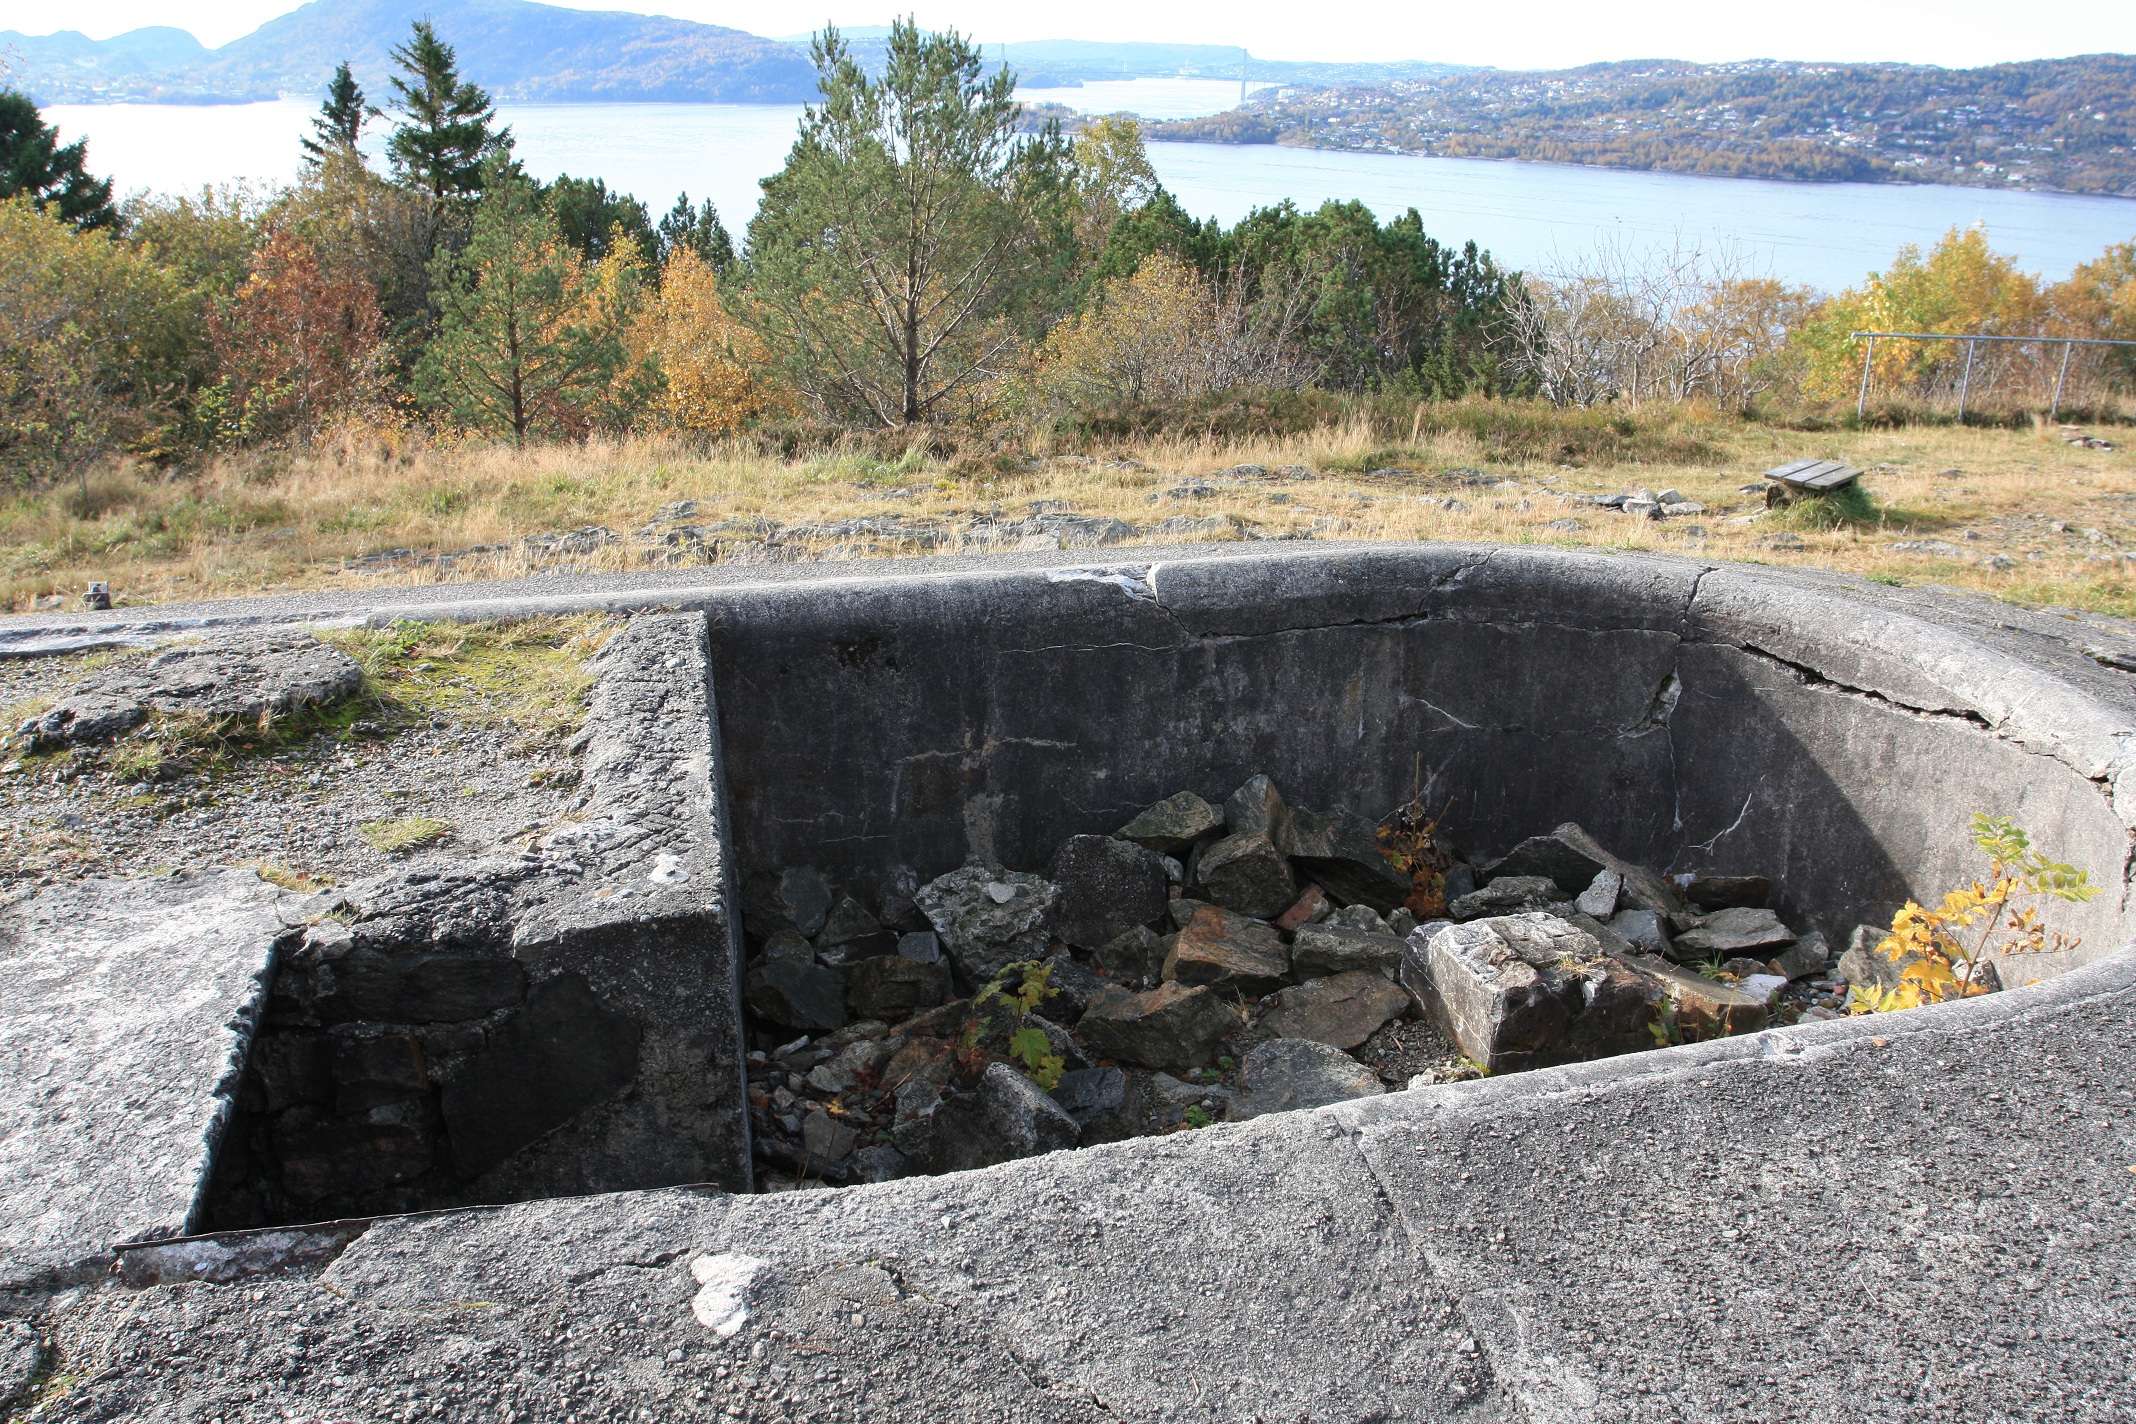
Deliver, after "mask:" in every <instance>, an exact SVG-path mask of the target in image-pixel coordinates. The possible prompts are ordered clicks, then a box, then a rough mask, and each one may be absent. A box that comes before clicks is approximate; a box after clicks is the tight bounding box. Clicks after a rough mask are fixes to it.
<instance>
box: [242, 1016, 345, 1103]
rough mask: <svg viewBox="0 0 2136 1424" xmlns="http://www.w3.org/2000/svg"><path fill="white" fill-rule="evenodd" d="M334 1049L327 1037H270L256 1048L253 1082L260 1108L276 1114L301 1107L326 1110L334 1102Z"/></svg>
mask: <svg viewBox="0 0 2136 1424" xmlns="http://www.w3.org/2000/svg"><path fill="white" fill-rule="evenodd" d="M333 1052H334V1045H333V1042H332V1040H330V1039H328V1038H327V1037H326V1036H325V1035H323V1034H316V1033H269V1034H263V1035H261V1036H260V1037H259V1038H258V1039H257V1040H255V1041H254V1043H253V1046H252V1081H253V1083H254V1085H255V1086H256V1087H257V1088H258V1090H259V1093H260V1106H261V1107H262V1108H263V1109H264V1110H265V1111H267V1112H271V1113H276V1112H280V1111H282V1110H283V1109H284V1108H292V1107H297V1106H300V1105H306V1106H312V1107H325V1106H327V1105H328V1104H330V1103H332V1102H333V1100H334V1077H333V1071H332V1065H333Z"/></svg>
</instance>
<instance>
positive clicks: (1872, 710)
mask: <svg viewBox="0 0 2136 1424" xmlns="http://www.w3.org/2000/svg"><path fill="white" fill-rule="evenodd" d="M1115 552H1119V553H1123V554H1125V553H1128V552H1131V551H1115ZM692 601H693V602H697V601H700V600H692ZM701 602H702V603H703V605H704V606H706V607H707V609H708V611H709V612H710V613H711V614H712V620H711V621H712V647H713V662H714V668H713V681H714V686H715V688H716V689H717V692H718V697H719V703H720V710H719V717H720V722H721V728H720V730H721V734H722V737H723V740H724V744H725V751H726V767H727V775H728V778H729V784H730V789H731V792H732V796H733V800H734V833H735V840H736V844H737V846H738V849H739V851H740V854H741V856H742V859H743V862H744V866H745V868H753V867H772V866H783V865H793V864H804V863H808V864H815V865H818V866H821V867H822V868H823V869H825V870H826V871H828V872H830V873H831V874H833V875H834V876H835V877H837V878H839V879H841V880H842V881H843V882H845V883H847V884H849V885H851V886H853V887H854V888H855V889H856V890H857V891H859V892H860V893H862V894H863V896H864V897H867V898H872V899H874V900H876V901H877V902H878V903H883V904H887V905H889V906H891V907H893V908H894V907H895V906H896V905H897V903H898V902H899V900H900V899H901V897H906V896H909V895H910V894H911V892H912V891H913V889H915V888H916V887H917V886H918V885H919V884H921V883H924V882H925V881H926V880H928V879H930V878H932V877H933V876H935V875H939V874H941V873H942V872H944V871H946V870H948V869H951V868H953V867H955V866H956V865H958V864H961V863H963V862H964V860H965V859H967V858H968V857H970V856H981V857H987V858H992V859H997V860H999V861H1000V862H1002V863H1004V864H1006V865H1008V866H1011V867H1014V868H1023V869H1036V868H1040V867H1042V866H1043V865H1044V863H1045V861H1046V859H1047V857H1048V856H1049V855H1050V854H1051V853H1052V850H1053V848H1054V847H1055V846H1056V845H1058V844H1059V842H1060V841H1061V840H1062V839H1064V838H1065V837H1067V836H1069V835H1072V834H1076V833H1079V832H1102V831H1109V830H1112V829H1113V828H1115V827H1117V826H1118V825H1120V824H1121V823H1123V822H1124V821H1126V820H1127V819H1128V818H1129V817H1130V816H1131V815H1133V814H1134V812H1135V811H1136V810H1137V809H1139V808H1140V807H1142V806H1143V805H1146V804H1147V803H1149V802H1151V801H1153V800H1156V799H1157V798H1159V797H1161V796H1165V795H1168V794H1170V793H1172V792H1175V791H1178V790H1181V789H1192V790H1195V791H1198V792H1200V793H1202V794H1203V795H1205V796H1212V797H1214V796H1221V795H1223V794H1225V793H1228V792H1229V791H1230V789H1231V788H1232V787H1234V786H1236V785H1237V784H1238V783H1240V782H1241V781H1243V780H1244V779H1245V778H1246V777H1248V776H1250V775H1252V774H1254V773H1257V772H1266V773H1268V774H1269V775H1271V776H1272V777H1274V778H1275V779H1276V781H1277V782H1278V784H1279V785H1280V786H1281V787H1282V788H1283V790H1284V791H1285V793H1286V794H1287V795H1288V796H1289V797H1290V798H1291V799H1292V800H1293V802H1294V803H1295V804H1299V805H1304V806H1311V807H1329V806H1338V805H1339V806H1346V807H1348V808H1349V809H1351V810H1354V811H1358V812H1360V813H1363V814H1366V815H1369V816H1375V817H1376V816H1378V815H1380V814H1382V813H1384V812H1385V811H1387V810H1388V809H1390V808H1392V807H1393V806H1395V805H1397V804H1399V803H1401V802H1403V801H1405V800H1407V799H1408V798H1409V796H1410V795H1411V794H1412V793H1413V792H1414V791H1415V790H1416V789H1417V787H1418V786H1419V785H1420V784H1421V785H1422V786H1424V787H1426V788H1428V791H1429V795H1430V796H1431V798H1432V799H1433V800H1434V801H1435V802H1443V803H1444V804H1446V805H1447V806H1448V808H1449V813H1450V814H1449V817H1448V825H1449V828H1450V829H1451V830H1452V832H1453V833H1454V834H1455V836H1456V838H1457V839H1458V840H1459V841H1460V842H1461V843H1462V845H1463V846H1464V848H1465V849H1468V850H1470V851H1471V852H1472V853H1474V852H1484V853H1495V852H1498V851H1502V850H1504V849H1506V848H1507V847H1509V846H1510V845H1511V844H1513V843H1514V842H1515V841H1517V840H1519V839H1520V838H1522V837H1523V836H1527V835H1531V834H1535V833H1537V832H1540V831H1544V830H1547V829H1549V828H1550V827H1552V826H1555V825H1557V824H1558V823H1560V822H1562V821H1566V820H1574V821H1578V822H1580V823H1581V824H1582V825H1584V826H1585V827H1587V828H1588V829H1589V830H1590V831H1591V832H1593V833H1594V834H1595V835H1596V836H1597V837H1598V838H1599V839H1600V840H1602V841H1603V843H1604V844H1606V845H1608V846H1610V847H1611V848H1612V849H1614V850H1616V851H1617V852H1618V853H1620V854H1622V855H1625V856H1627V857H1629V858H1632V859H1634V860H1638V861H1641V862H1643V863H1647V864H1650V865H1654V866H1657V867H1661V868H1664V869H1666V870H1668V871H1670V872H1683V871H1699V872H1710V873H1722V874H1726V873H1756V874H1764V875H1770V876H1771V877H1772V878H1773V879H1774V881H1775V882H1776V885H1777V887H1778V891H1777V894H1778V905H1777V908H1779V909H1780V910H1781V912H1782V914H1783V916H1784V917H1787V918H1789V920H1790V922H1791V923H1801V924H1806V925H1810V926H1814V927H1816V928H1818V929H1821V930H1823V931H1825V933H1826V934H1827V935H1828V936H1830V937H1833V938H1834V939H1835V940H1837V941H1839V942H1841V943H1843V942H1844V936H1845V934H1846V932H1847V931H1848V930H1849V929H1850V928H1851V926H1852V925H1854V924H1855V923H1857V922H1859V921H1862V920H1865V919H1883V918H1888V916H1889V915H1890V913H1891V911H1892V909H1894V908H1895V907H1896V906H1897V905H1898V904H1900V903H1902V902H1903V901H1904V900H1905V899H1906V898H1908V897H1914V898H1927V897H1930V896H1939V895H1940V894H1941V893H1942V892H1943V891H1944V890H1945V889H1948V888H1950V887H1951V886H1953V885H1955V884H1958V883H1961V882H1962V881H1963V880H1965V879H1969V878H1971V877H1972V876H1973V875H1974V874H1977V873H1978V871H1979V869H1980V868H1981V863H1980V859H1979V856H1978V853H1977V852H1976V851H1975V850H1974V848H1973V846H1972V843H1971V840H1970V837H1969V835H1968V826H1969V823H1970V820H1971V817H1972V816H1973V814H1974V813H1975V812H1978V811H1985V812H1990V813H1994V814H2007V815H2011V816H2014V817H2016V818H2017V819H2018V820H2019V821H2020V822H2021V823H2022V824H2023V825H2025V826H2026V827H2027V828H2028V829H2030V830H2031V831H2032V832H2033V833H2034V836H2035V839H2036V840H2037V841H2038V842H2039V843H2040V844H2041V845H2042V847H2043V848H2044V849H2046V850H2048V851H2049V852H2050V853H2052V854H2053V855H2055V856H2057V857H2058V858H2061V859H2065V860H2069V861H2072V862H2074V863H2076V864H2078V865H2080V866H2082V867H2084V868H2085V869H2087V870H2089V871H2090V872H2091V873H2092V875H2093V877H2094V879H2095V880H2098V881H2100V882H2101V883H2103V884H2105V885H2106V886H2107V887H2108V893H2107V894H2106V895H2104V896H2102V897H2101V898H2100V899H2099V900H2098V901H2095V902H2094V903H2093V904H2092V905H2090V906H2085V907H2066V908H2065V907H2061V906H2057V907H2056V909H2057V914H2056V916H2055V922H2056V924H2057V925H2058V926H2059V927H2062V928H2066V929H2068V930H2069V931H2070V932H2072V933H2074V934H2078V935H2081V937H2082V945H2081V947H2080V949H2079V950H2078V952H2077V954H2076V956H2075V961H2076V962H2082V961H2083V960H2085V959H2089V958H2093V957H2097V956H2098V955H2100V954H2102V953H2106V952H2109V951H2111V950H2112V949H2114V948H2117V947H2118V946H2119V945H2120V944H2122V943H2123V942H2124V941H2125V940H2126V939H2127V938H2128V931H2129V925H2128V917H2127V913H2126V907H2125V893H2124V890H2125V880H2126V867H2127V864H2128V861H2129V853H2130V844H2131V839H2130V829H2129V827H2130V820H2131V816H2130V804H2129V799H2128V797H2127V796H2126V794H2121V795H2117V778H2120V777H2121V775H2122V772H2123V769H2124V747H2125V746H2126V744H2127V739H2128V737H2129V736H2130V735H2131V733H2132V732H2136V699H2132V698H2131V696H2130V694H2129V691H2128V688H2127V686H2126V681H2127V675H2126V674H2124V673H2120V672H2118V671H2113V670H2111V669H2108V668H2104V667H2101V666H2100V665H2099V664H2098V663H2097V662H2095V661H2094V660H2093V659H2091V658H2089V657H2087V656H2085V654H2084V652H2083V649H2082V639H2083V636H2084V634H2085V631H2086V630H2084V629H2083V628H2082V627H2076V628H2074V629H2065V628H2063V627H2062V626H2061V624H2060V623H2058V621H2057V620H2056V619H2054V618H2053V617H2052V616H2045V615H2033V614H2024V613H2020V612H2018V611H2017V610H2013V609H2010V608H2007V607H2005V606H2003V605H1998V604H1990V603H1986V602H1985V601H1981V600H1966V599H1960V598H1956V597H1952V596H1943V595H1932V594H1931V595H1913V594H1901V593H1895V592H1893V591H1890V590H1885V589H1881V588H1879V587H1877V586H1875V585H1869V584H1865V583H1862V582H1860V581H1855V580H1847V579H1841V578H1835V577H1824V576H1802V575H1792V574H1781V573H1778V572H1774V571H1766V570H1758V569H1754V568H1750V567H1746V566H1740V565H1730V566H1720V567H1716V566H1713V565H1708V564H1699V563H1695V562H1692V561H1689V560H1680V559H1666V558H1654V557H1641V556H1629V555H1625V556H1613V555H1608V554H1601V553H1593V552H1584V551H1580V552H1575V551H1559V550H1548V549H1538V548H1491V547H1449V546H1431V545H1426V546H1372V547H1351V548H1345V549H1340V550H1328V549H1305V550H1281V551H1275V552H1259V551H1256V552H1253V553H1250V554H1249V553H1232V554H1229V555H1228V556H1224V557H1218V556H1213V555H1208V554H1200V555H1195V554H1189V555H1186V556H1183V557H1180V558H1178V559H1164V558H1156V559H1149V560H1146V561H1139V562H1138V561H1130V560H1126V559H1122V560H1119V561H1108V562H1104V563H1092V564H1088V565H1082V566H1075V567H1063V566H1058V565H1056V566H1053V567H1038V568H1031V567H1022V568H980V569H965V570H962V571H958V572H954V573H943V574H936V575H933V576H912V574H911V572H910V571H897V572H891V571H885V572H884V573H882V574H880V575H876V576H871V577H865V578H855V577H851V576H850V573H849V572H848V573H846V576H843V577H828V576H826V577H821V578H815V579H808V580H802V581H795V582H791V583H783V584H777V585H772V586H763V587H756V588H751V589H748V590H746V591H744V590H735V591H734V592H733V593H732V594H723V593H719V592H716V591H706V592H705V593H704V594H703V595H702V597H701ZM2039 967H2040V969H2041V971H2042V972H2045V971H2049V970H2052V969H2057V968H2060V967H2063V966H2062V965H2061V964H2047V963H2042V964H2041V965H2040V966H2039Z"/></svg>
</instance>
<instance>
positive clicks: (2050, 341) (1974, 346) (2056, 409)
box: [1848, 331, 2136, 424]
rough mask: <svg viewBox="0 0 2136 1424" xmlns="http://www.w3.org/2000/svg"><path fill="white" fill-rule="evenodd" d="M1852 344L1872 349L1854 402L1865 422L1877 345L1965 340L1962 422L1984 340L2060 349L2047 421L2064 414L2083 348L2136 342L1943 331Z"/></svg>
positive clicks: (1874, 334)
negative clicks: (2072, 362)
mask: <svg viewBox="0 0 2136 1424" xmlns="http://www.w3.org/2000/svg"><path fill="white" fill-rule="evenodd" d="M1848 339H1849V340H1850V341H1861V340H1864V339H1866V340H1867V341H1868V343H1869V349H1868V350H1867V351H1866V352H1864V353H1863V354H1862V394H1861V399H1860V400H1858V401H1856V402H1855V403H1854V418H1855V419H1856V420H1860V419H1862V418H1863V417H1864V416H1866V415H1867V414H1868V413H1869V373H1870V372H1871V371H1873V370H1875V369H1876V343H1877V342H1878V341H1879V340H1888V341H1963V342H1964V343H1965V374H1964V375H1963V376H1962V377H1960V378H1959V381H1958V419H1959V422H1960V423H1961V424H1962V423H1963V422H1964V420H1965V400H1966V397H1967V396H1968V395H1970V394H1971V393H1972V389H1973V355H1974V352H1975V351H1976V350H1978V348H1979V345H1980V343H1981V342H1983V341H2006V342H2009V343H2011V344H2012V345H2019V346H2039V345H2044V346H2060V347H2061V348H2062V369H2061V371H2060V372H2059V373H2058V374H2057V375H2056V376H2055V378H2054V403H2053V404H2052V405H2050V406H2049V407H2048V409H2047V418H2048V419H2049V420H2052V419H2054V418H2055V417H2056V416H2058V415H2060V414H2061V413H2062V388H2063V386H2064V385H2065V384H2066V383H2067V382H2068V380H2069V358H2070V357H2071V356H2073V355H2075V354H2076V350H2077V348H2078V347H2079V346H2130V347H2136V341H2103V340H2100V339H2099V338H2097V337H2090V336H1989V335H1986V334H1985V333H1978V332H1976V333H1975V334H1973V335H1971V336H1958V335H1950V334H1946V333H1944V332H1939V331H1856V332H1852V333H1850V334H1849V336H1848Z"/></svg>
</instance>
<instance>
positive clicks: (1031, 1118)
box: [926, 1063, 1082, 1172]
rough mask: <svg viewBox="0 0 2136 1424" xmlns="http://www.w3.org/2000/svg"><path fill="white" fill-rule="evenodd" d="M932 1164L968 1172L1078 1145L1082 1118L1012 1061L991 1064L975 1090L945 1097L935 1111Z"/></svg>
mask: <svg viewBox="0 0 2136 1424" xmlns="http://www.w3.org/2000/svg"><path fill="white" fill-rule="evenodd" d="M933 1120H934V1134H933V1142H932V1144H931V1146H930V1148H929V1151H928V1156H927V1159H926V1164H927V1166H928V1168H929V1169H930V1170H932V1171H936V1172H964V1171H969V1170H971V1169H973V1168H976V1167H991V1166H993V1165H994V1164H995V1163H997V1162H1010V1161H1015V1160H1016V1159H1018V1158H1023V1157H1037V1156H1040V1155H1042V1154H1044V1153H1047V1152H1058V1151H1061V1150H1062V1149H1063V1148H1068V1147H1073V1146H1075V1144H1076V1139H1077V1138H1078V1137H1080V1136H1081V1135H1082V1128H1081V1127H1080V1126H1078V1125H1077V1123H1076V1120H1075V1119H1074V1118H1072V1117H1070V1116H1069V1115H1068V1114H1067V1112H1066V1111H1064V1110H1063V1109H1062V1107H1061V1105H1060V1104H1059V1103H1057V1102H1055V1101H1054V1100H1053V1099H1052V1098H1050V1097H1048V1096H1047V1095H1046V1094H1045V1092H1044V1091H1043V1090H1041V1089H1040V1088H1039V1086H1038V1085H1037V1084H1036V1083H1034V1082H1032V1081H1031V1080H1030V1079H1029V1078H1026V1077H1025V1076H1024V1075H1023V1074H1021V1073H1019V1072H1017V1071H1016V1070H1015V1069H1014V1068H1011V1067H1009V1066H1008V1065H1007V1064H1006V1063H991V1064H988V1065H987V1069H986V1072H984V1073H983V1074H981V1075H980V1077H979V1083H978V1086H976V1087H975V1088H973V1089H972V1090H971V1091H970V1092H966V1093H959V1094H957V1095H956V1096H955V1097H950V1098H944V1099H943V1100H942V1103H941V1106H939V1107H937V1108H936V1109H935V1110H934V1119H933Z"/></svg>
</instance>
